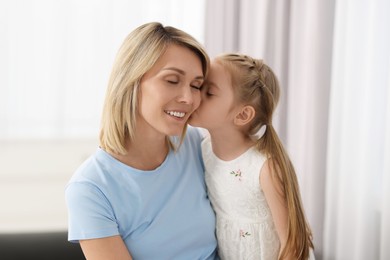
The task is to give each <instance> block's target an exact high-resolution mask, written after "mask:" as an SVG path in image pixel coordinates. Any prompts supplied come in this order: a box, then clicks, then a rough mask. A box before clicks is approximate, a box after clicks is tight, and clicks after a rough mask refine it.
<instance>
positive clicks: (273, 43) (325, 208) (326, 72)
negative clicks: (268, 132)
mask: <svg viewBox="0 0 390 260" xmlns="http://www.w3.org/2000/svg"><path fill="white" fill-rule="evenodd" d="M389 14H390V8H389V1H383V0H375V1H372V0H359V1H352V0H331V1H321V0H314V1H312V0H302V1H273V0H260V1H257V0H244V1H239V0H227V1H226V0H225V1H224V0H213V1H209V2H207V11H206V22H207V27H206V32H205V44H206V48H207V49H208V51H209V52H210V53H211V55H212V56H213V55H216V54H218V53H221V52H226V51H239V52H243V53H247V54H250V55H253V56H255V57H258V58H264V59H265V61H266V62H267V63H268V64H270V65H271V67H273V68H274V70H275V72H276V73H277V75H278V76H279V79H280V81H281V85H282V90H283V93H282V95H283V97H282V99H281V101H280V102H281V103H280V104H279V109H278V111H277V115H276V122H275V124H276V125H277V130H278V132H279V134H280V135H281V137H282V140H283V141H284V143H285V145H286V148H287V150H288V151H289V153H290V156H291V158H292V160H293V163H294V165H295V167H296V170H297V174H298V178H299V182H300V186H301V193H302V197H303V203H304V206H305V210H306V214H307V217H308V220H309V222H310V224H311V226H312V229H313V233H314V242H315V247H316V249H315V254H316V259H340V260H344V259H348V260H349V259H390V255H389V250H390V249H389V246H388V245H389V244H390V240H389V239H390V230H389V228H390V206H389V205H390V201H389V200H390V159H389V158H390V153H389V152H390V144H389V142H390V136H389V135H390V129H389V125H390V114H389V111H390V100H389V98H390V93H389V92H390V76H389V75H390V73H389V72H390V48H389V46H390V42H389V37H390V30H389V29H388V27H389V24H390V21H389V20H390V16H389Z"/></svg>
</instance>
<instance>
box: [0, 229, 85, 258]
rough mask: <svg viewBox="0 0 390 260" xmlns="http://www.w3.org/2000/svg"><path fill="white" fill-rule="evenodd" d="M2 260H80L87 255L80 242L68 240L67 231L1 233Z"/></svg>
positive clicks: (0, 248) (0, 251)
mask: <svg viewBox="0 0 390 260" xmlns="http://www.w3.org/2000/svg"><path fill="white" fill-rule="evenodd" d="M0 259H2V260H22V259H23V260H24V259H32V260H35V259H37V260H46V259H47V260H49V259H50V260H65V259H66V260H78V259H83V260H85V257H84V255H83V253H82V251H81V248H80V245H79V244H73V243H70V242H68V240H67V232H66V231H61V232H40V233H12V234H1V233H0Z"/></svg>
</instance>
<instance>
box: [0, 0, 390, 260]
mask: <svg viewBox="0 0 390 260" xmlns="http://www.w3.org/2000/svg"><path fill="white" fill-rule="evenodd" d="M151 21H159V22H161V23H163V24H164V25H172V26H175V27H177V28H180V29H182V30H184V31H186V32H188V33H190V34H191V35H193V36H194V37H195V38H196V39H198V40H199V41H200V42H201V43H202V44H204V46H205V47H206V49H207V51H208V52H209V54H210V56H211V57H213V56H215V55H217V54H219V53H222V52H231V51H235V52H242V53H246V54H249V55H252V56H254V57H257V58H262V59H264V60H265V62H266V63H267V64H269V65H270V66H271V67H272V68H273V69H274V71H275V73H276V74H277V75H278V76H279V80H280V83H281V86H282V91H283V92H282V98H281V101H280V103H279V107H278V110H277V113H276V118H275V120H274V124H275V126H276V128H277V130H278V132H279V134H280V137H281V138H282V140H283V142H284V144H285V146H286V148H287V150H288V152H289V154H290V156H291V159H292V161H293V163H294V165H295V167H296V171H297V174H298V179H299V183H300V187H301V193H302V198H303V203H304V206H305V210H306V214H307V218H308V221H309V222H310V225H311V227H312V229H313V234H314V241H315V247H316V249H315V254H316V258H317V259H343V260H344V259H346V260H347V259H348V260H349V259H362V260H363V259H365V260H366V259H381V260H385V259H390V247H389V246H388V245H390V30H389V26H390V1H389V0H357V1H356V0H300V1H295V0H291V1H289V0H287V1H286V0H241V1H240V0H186V1H183V0H164V1H160V0H143V1H135V0H134V1H133V0H58V1H52V0H0V234H9V233H18V232H19V233H20V232H49V231H65V230H66V228H67V212H66V207H65V202H64V188H65V185H66V183H67V181H68V180H69V178H70V177H71V175H72V173H73V171H74V170H75V169H76V167H77V166H78V165H79V164H80V163H81V162H82V161H84V160H85V159H86V158H87V157H88V156H89V155H90V154H91V153H93V152H94V151H95V149H96V148H97V146H98V133H99V124H100V114H101V109H102V102H103V97H104V94H105V89H106V84H107V81H108V77H109V74H110V71H111V66H112V64H113V60H114V57H115V54H116V51H117V50H118V48H119V46H120V44H121V43H122V41H123V40H124V38H125V37H126V35H127V34H128V33H129V32H130V31H132V30H133V29H135V28H136V27H138V26H139V25H141V24H143V23H145V22H151Z"/></svg>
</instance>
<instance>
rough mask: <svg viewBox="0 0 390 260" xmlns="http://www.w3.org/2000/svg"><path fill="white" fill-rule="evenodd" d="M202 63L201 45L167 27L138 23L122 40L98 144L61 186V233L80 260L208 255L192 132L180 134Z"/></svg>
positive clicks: (196, 100)
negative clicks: (65, 217) (65, 224)
mask: <svg viewBox="0 0 390 260" xmlns="http://www.w3.org/2000/svg"><path fill="white" fill-rule="evenodd" d="M208 66H209V58H208V56H207V54H206V53H205V51H204V50H203V48H202V46H201V45H200V44H199V43H198V42H197V41H196V40H195V39H194V38H193V37H191V36H190V35H188V34H186V33H184V32H183V31H181V30H178V29H176V28H173V27H163V26H162V25H161V24H159V23H148V24H145V25H142V26H140V27H138V28H137V29H135V30H134V31H133V32H132V33H130V35H129V36H128V37H127V38H126V39H125V41H124V43H123V45H122V46H121V48H120V50H119V53H118V55H117V58H116V61H115V64H114V67H113V70H112V74H111V77H110V81H109V85H108V89H107V94H106V99H105V104H104V109H103V116H102V127H101V131H100V147H99V149H98V150H97V151H96V153H95V154H93V155H92V156H91V157H90V158H89V159H88V160H87V161H86V162H84V163H83V165H81V166H80V168H79V169H78V170H77V171H76V173H75V174H74V176H73V177H72V179H71V181H70V182H69V184H68V186H67V188H66V201H67V206H68V211H69V240H70V241H73V242H76V241H79V242H80V245H81V248H82V250H83V252H84V254H85V256H86V257H87V258H88V259H215V258H216V239H215V235H214V229H215V216H214V213H213V211H212V209H211V206H210V203H209V201H208V198H207V195H206V190H205V184H204V173H203V171H204V169H203V163H202V161H201V151H200V140H201V136H200V135H199V134H198V132H197V131H195V129H191V128H190V129H188V131H187V133H186V129H187V120H188V118H189V117H190V115H191V113H192V112H193V111H194V110H195V109H196V108H197V107H198V106H199V104H200V98H201V96H200V89H201V87H202V85H203V81H204V78H205V77H206V74H207V70H208ZM171 136H175V137H171Z"/></svg>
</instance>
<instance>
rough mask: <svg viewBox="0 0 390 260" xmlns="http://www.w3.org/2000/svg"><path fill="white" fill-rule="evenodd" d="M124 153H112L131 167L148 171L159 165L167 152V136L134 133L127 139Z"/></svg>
mask: <svg viewBox="0 0 390 260" xmlns="http://www.w3.org/2000/svg"><path fill="white" fill-rule="evenodd" d="M125 148H126V150H127V154H126V155H113V156H114V157H115V158H116V159H117V160H119V161H121V162H122V163H124V164H126V165H129V166H131V167H133V168H136V169H139V170H144V171H150V170H154V169H156V168H157V167H159V166H160V165H161V164H162V163H163V162H164V161H165V159H166V157H167V155H168V153H169V144H168V140H167V137H166V136H164V135H156V134H148V133H142V134H137V133H136V134H135V136H134V139H133V140H132V141H130V139H128V140H127V142H126V145H125Z"/></svg>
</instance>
